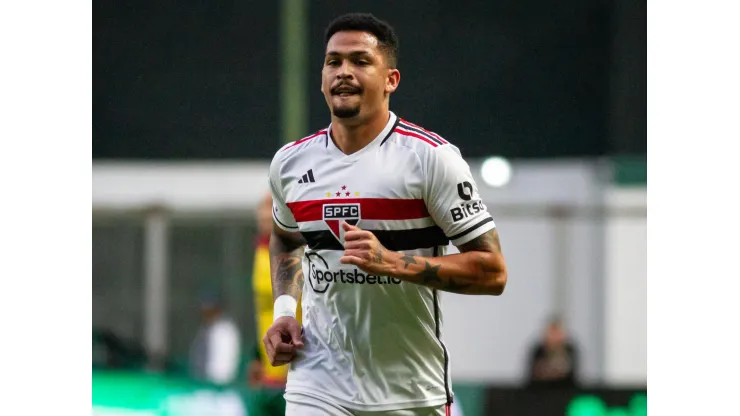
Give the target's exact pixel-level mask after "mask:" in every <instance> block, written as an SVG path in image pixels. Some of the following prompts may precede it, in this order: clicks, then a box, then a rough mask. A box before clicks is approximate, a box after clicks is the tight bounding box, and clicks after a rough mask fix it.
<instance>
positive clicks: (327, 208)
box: [323, 203, 360, 243]
mask: <svg viewBox="0 0 740 416" xmlns="http://www.w3.org/2000/svg"><path fill="white" fill-rule="evenodd" d="M323 215H324V222H325V223H326V225H328V226H329V229H330V230H331V232H332V234H334V237H336V238H337V240H339V242H340V243H342V242H344V230H343V229H342V225H341V224H342V221H346V222H347V224H350V225H357V223H358V222H359V221H360V204H359V203H353V204H324V206H323Z"/></svg>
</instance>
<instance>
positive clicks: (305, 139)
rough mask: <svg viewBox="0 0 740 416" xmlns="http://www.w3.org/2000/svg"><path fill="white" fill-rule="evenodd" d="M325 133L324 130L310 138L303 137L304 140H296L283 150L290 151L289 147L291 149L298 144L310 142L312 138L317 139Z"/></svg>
mask: <svg viewBox="0 0 740 416" xmlns="http://www.w3.org/2000/svg"><path fill="white" fill-rule="evenodd" d="M325 133H326V130H321V131H319V132H317V133H314V134H312V135H310V136H308V137H304V138H302V139H301V140H297V141H296V142H295V143H293V144H291V145H290V146H287V147H286V148H285V149H283V150H287V149H290V148H291V147H293V146H297V145H299V144H301V143H305V142H307V141H309V140H311V139H313V138H315V137H319V136H321V135H323V134H325Z"/></svg>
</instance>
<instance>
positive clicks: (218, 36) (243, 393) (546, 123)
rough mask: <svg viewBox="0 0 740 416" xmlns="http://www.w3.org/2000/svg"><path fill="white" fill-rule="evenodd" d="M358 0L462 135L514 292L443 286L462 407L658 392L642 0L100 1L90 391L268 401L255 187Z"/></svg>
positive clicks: (597, 408)
mask: <svg viewBox="0 0 740 416" xmlns="http://www.w3.org/2000/svg"><path fill="white" fill-rule="evenodd" d="M350 11H362V12H371V13H373V14H375V15H376V16H377V17H379V18H381V19H383V20H386V21H388V22H389V23H390V24H391V25H393V27H394V29H395V31H396V33H397V35H398V36H399V39H400V59H399V69H400V71H401V73H402V79H401V84H400V87H399V90H398V91H397V92H396V93H395V94H394V95H393V96H392V98H391V110H392V111H394V112H395V113H396V114H398V115H400V116H401V117H403V118H405V119H408V120H410V121H412V122H414V123H417V124H421V125H423V126H425V127H426V128H428V129H430V130H433V131H435V132H437V133H438V134H440V135H441V136H443V137H445V138H446V139H448V140H449V141H450V142H452V143H454V144H455V145H457V146H458V147H459V148H460V150H461V152H462V154H463V156H464V157H465V158H466V160H467V161H468V162H469V164H470V166H471V169H472V171H473V174H474V175H475V177H476V181H477V183H478V186H479V188H480V191H481V194H482V196H483V199H484V201H485V203H486V205H487V206H488V208H489V210H490V211H491V213H492V214H493V216H494V219H495V221H496V223H497V226H498V229H499V232H500V235H501V242H502V246H503V249H504V254H505V255H506V258H507V262H508V264H509V283H508V286H507V289H506V292H505V294H504V295H503V296H501V297H471V296H459V295H454V294H448V293H445V294H444V295H443V297H442V302H443V313H444V332H445V333H444V337H445V342H446V345H447V347H448V349H449V351H450V355H451V370H452V378H453V389H454V391H455V394H456V400H457V404H458V405H459V407H460V409H461V410H462V412H463V414H464V415H466V416H483V415H525V416H526V415H549V414H553V415H573V416H578V415H582V416H584V415H607V414H609V415H617V414H618V415H638V414H639V415H642V414H645V413H646V406H645V403H646V394H647V340H646V337H647V325H646V304H647V300H646V279H647V272H646V264H647V258H646V236H647V232H646V213H647V202H646V183H647V174H646V124H647V123H646V69H645V68H646V4H645V2H644V1H635V0H588V1H587V0H565V1H561V2H550V1H545V0H518V1H511V0H488V1H472V0H471V1H421V0H404V1H403V2H400V1H385V0H372V1H370V0H353V1H318V0H317V1H301V0H280V1H263V2H253V1H246V0H244V1H217V2H213V1H203V0H182V1H179V2H151V1H141V0H128V1H123V0H106V1H101V2H95V3H93V160H92V172H93V174H92V235H93V252H92V257H93V276H92V282H93V291H92V301H93V310H92V313H93V320H92V332H93V357H92V360H93V408H94V414H96V415H107V414H117V415H120V414H137V415H165V414H166V415H185V414H188V415H246V414H249V415H268V414H274V413H270V412H271V411H270V410H268V409H270V407H269V405H266V404H265V403H264V402H265V401H266V400H267V399H265V395H264V394H263V393H264V392H265V391H268V390H270V388H273V387H274V388H275V389H277V390H279V382H278V383H277V384H278V385H277V386H275V385H274V383H272V381H274V380H276V379H279V378H280V377H281V376H280V374H269V373H270V370H269V369H265V368H264V367H263V366H262V367H261V366H260V361H259V360H260V354H259V352H258V351H256V347H257V345H258V341H259V339H260V338H261V334H259V332H260V331H261V329H260V328H261V326H260V313H261V312H260V310H261V309H264V308H263V306H264V303H265V302H267V303H269V304H271V298H269V295H266V294H265V293H269V287H268V288H267V292H266V289H265V287H264V285H263V284H262V283H261V282H264V275H265V267H264V255H265V252H264V251H263V249H264V244H263V243H264V240H263V237H262V236H261V235H260V226H259V220H258V218H259V215H258V214H259V207H260V206H261V205H264V202H265V200H264V198H265V195H266V193H267V192H268V188H267V170H268V165H269V162H270V159H271V157H272V155H273V154H274V152H275V151H276V150H277V149H278V148H279V147H280V146H282V144H284V143H286V142H288V141H293V140H296V139H298V138H301V137H304V136H306V135H309V134H311V133H312V132H314V131H317V130H319V129H321V128H323V127H325V126H326V125H327V124H328V123H329V113H328V110H327V108H326V104H325V102H324V99H323V96H322V95H321V93H320V90H319V86H320V73H321V63H322V58H323V52H324V37H323V32H324V29H325V27H326V26H327V24H328V23H329V21H330V20H331V19H333V18H334V17H336V16H338V15H340V14H342V13H345V12H350ZM266 298H267V300H265V299H266ZM270 316H271V312H270ZM214 323H217V324H218V333H219V334H222V335H223V334H226V335H223V339H224V340H228V342H227V341H223V342H221V343H220V344H218V349H219V351H222V353H221V354H220V356H221V357H227V358H226V359H224V360H225V361H224V362H218V363H211V362H209V361H208V360H209V358H208V357H209V355H208V354H207V353H205V352H204V351H208V350H209V349H210V350H211V351H212V350H215V349H216V348H217V347H216V346H215V344H214V345H211V344H208V343H209V342H213V337H214V336H215V335H213V334H215V333H216V331H215V330H213V328H215V326H214V325H216V324H214ZM209 331H210V332H209ZM209 345H210V346H209ZM262 362H264V360H262ZM271 380H272V381H271ZM271 383H272V384H271Z"/></svg>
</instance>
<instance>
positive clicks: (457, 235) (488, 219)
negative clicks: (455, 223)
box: [449, 217, 493, 240]
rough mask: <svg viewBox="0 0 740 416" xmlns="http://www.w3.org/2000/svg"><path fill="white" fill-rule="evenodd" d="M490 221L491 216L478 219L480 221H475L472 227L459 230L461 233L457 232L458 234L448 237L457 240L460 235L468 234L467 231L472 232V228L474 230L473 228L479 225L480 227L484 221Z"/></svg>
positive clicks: (491, 219)
mask: <svg viewBox="0 0 740 416" xmlns="http://www.w3.org/2000/svg"><path fill="white" fill-rule="evenodd" d="M491 221H493V218H491V217H488V218H485V219H483V220H480V221H479V222H478V223H476V224H475V225H474V226H472V227H470V228H468V229H467V230H465V231H463V232H461V233H459V234H455V235H453V236H452V237H449V239H450V240H457V239H458V238H460V237H463V236H465V235H467V234H469V233H471V232H473V230H475V229H477V228H480V227H482V226H483V225H484V224H486V223H489V222H491Z"/></svg>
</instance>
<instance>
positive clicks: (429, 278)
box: [414, 261, 442, 283]
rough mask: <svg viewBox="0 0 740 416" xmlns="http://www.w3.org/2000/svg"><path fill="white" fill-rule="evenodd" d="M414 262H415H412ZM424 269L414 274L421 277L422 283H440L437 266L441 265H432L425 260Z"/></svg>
mask: <svg viewBox="0 0 740 416" xmlns="http://www.w3.org/2000/svg"><path fill="white" fill-rule="evenodd" d="M414 263H416V262H414ZM424 263H426V264H425V265H424V270H422V271H420V272H419V273H417V274H416V276H417V277H420V278H421V282H422V283H435V282H436V283H442V279H440V278H439V268H440V267H441V266H432V265H431V264H429V262H428V261H425V262H424Z"/></svg>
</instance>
